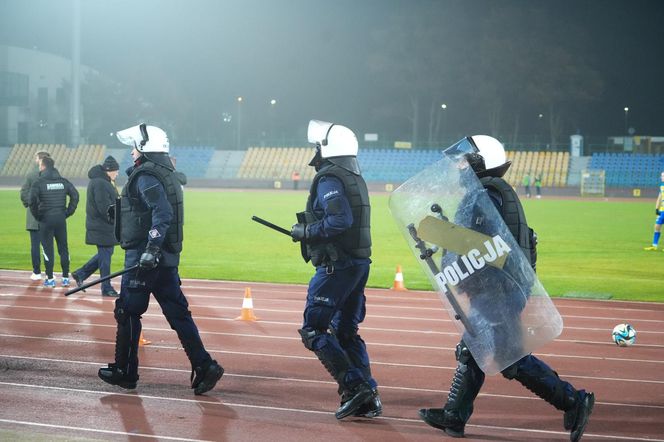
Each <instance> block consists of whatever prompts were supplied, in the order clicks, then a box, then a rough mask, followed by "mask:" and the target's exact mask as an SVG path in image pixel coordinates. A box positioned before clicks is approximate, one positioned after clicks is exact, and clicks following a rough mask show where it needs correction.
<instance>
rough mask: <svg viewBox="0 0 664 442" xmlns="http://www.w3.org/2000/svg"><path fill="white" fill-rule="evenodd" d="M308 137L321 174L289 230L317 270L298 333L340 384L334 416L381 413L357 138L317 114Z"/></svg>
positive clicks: (367, 212) (368, 240)
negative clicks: (369, 320)
mask: <svg viewBox="0 0 664 442" xmlns="http://www.w3.org/2000/svg"><path fill="white" fill-rule="evenodd" d="M308 139H309V142H310V143H313V144H314V145H315V146H316V154H315V156H314V157H313V159H312V160H311V162H310V163H309V165H310V166H313V167H314V168H315V169H316V172H317V173H316V175H315V176H314V178H313V182H312V184H311V188H310V190H309V198H308V200H307V205H306V209H305V212H303V213H300V214H298V221H299V222H298V223H297V224H295V225H293V227H292V230H291V236H292V237H293V241H301V245H302V247H301V248H302V255H303V258H304V260H305V262H309V261H311V263H312V264H313V265H314V267H315V268H316V272H315V274H314V276H313V277H312V279H311V281H310V283H309V289H308V292H307V301H306V305H305V309H304V315H303V316H304V321H303V324H302V328H301V329H300V330H299V333H300V336H301V337H302V342H303V344H304V346H305V347H306V348H307V349H309V350H311V351H313V352H314V353H315V354H316V356H317V357H318V359H319V360H320V361H321V363H322V364H323V366H324V367H325V368H326V369H327V371H328V372H329V373H330V374H331V375H332V377H333V378H334V379H335V380H336V381H337V383H338V384H339V389H338V392H339V394H340V395H341V405H340V407H339V408H338V409H337V411H336V413H335V416H336V418H337V419H343V418H345V417H347V416H351V415H352V416H364V417H374V416H379V415H380V414H381V413H382V404H381V400H380V396H379V394H378V390H377V386H378V384H377V382H376V380H375V379H374V378H373V376H372V375H371V368H370V362H369V355H368V354H367V349H366V345H365V343H364V341H363V340H362V338H361V337H360V335H359V334H358V326H359V324H360V323H361V322H362V321H363V320H364V317H365V313H366V311H365V302H366V298H365V296H364V287H365V285H366V283H367V279H368V277H369V267H370V265H371V260H370V259H369V257H370V256H371V234H370V205H369V193H368V191H367V186H366V183H365V181H364V179H363V178H362V176H361V174H360V168H359V164H358V162H357V158H356V156H357V150H358V143H357V138H356V137H355V134H354V133H353V132H352V131H351V130H350V129H348V128H347V127H344V126H341V125H338V124H332V123H327V122H323V121H317V120H312V121H310V122H309V130H308Z"/></svg>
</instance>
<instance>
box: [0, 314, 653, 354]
mask: <svg viewBox="0 0 664 442" xmlns="http://www.w3.org/2000/svg"><path fill="white" fill-rule="evenodd" d="M143 316H144V317H149V316H156V317H161V315H157V314H144V315H143ZM0 319H3V320H4V321H13V322H29V323H41V324H55V325H74V326H78V327H102V328H112V329H115V327H116V326H115V324H92V323H86V322H69V321H50V320H43V319H18V318H11V317H5V318H3V317H0ZM219 320H223V321H233V320H232V319H219ZM261 322H262V323H266V322H264V321H261ZM293 325H294V326H295V325H296V324H293ZM143 330H147V331H156V332H169V333H170V332H171V329H170V328H168V329H167V328H160V327H154V326H151V327H147V326H143ZM362 330H376V329H372V328H369V327H363V328H362ZM387 331H395V330H387ZM409 332H411V333H413V332H412V331H409ZM199 333H200V334H202V335H211V336H232V337H247V338H256V339H283V340H289V341H300V340H301V339H300V338H298V337H295V336H275V335H258V334H251V333H230V332H218V331H208V330H205V329H199ZM419 333H422V334H424V335H431V334H432V333H431V332H428V331H421V332H419ZM441 334H448V335H452V336H457V335H458V334H457V333H441ZM554 342H561V343H565V342H567V343H574V344H579V343H583V344H588V345H600V346H610V347H612V348H616V347H615V344H613V343H610V342H603V341H602V342H596V341H579V340H574V339H569V340H564V339H557V340H555V341H554ZM370 346H377V347H396V348H408V349H430V350H450V349H454V348H455V347H440V346H431V345H415V344H396V343H392V342H391V343H382V342H377V341H372V342H371V343H370ZM638 347H649V348H664V346H662V345H657V344H638V345H636V346H634V347H631V348H638ZM619 351H620V350H619ZM627 351H629V350H627ZM540 354H544V353H540ZM546 354H547V355H551V356H554V357H555V356H558V357H565V358H578V359H584V358H588V359H603V360H604V359H606V360H620V361H621V360H631V361H636V359H622V358H608V357H604V356H600V357H594V356H575V355H563V354H557V353H546ZM638 361H639V362H652V363H664V360H663V361H658V360H644V359H639V360H638Z"/></svg>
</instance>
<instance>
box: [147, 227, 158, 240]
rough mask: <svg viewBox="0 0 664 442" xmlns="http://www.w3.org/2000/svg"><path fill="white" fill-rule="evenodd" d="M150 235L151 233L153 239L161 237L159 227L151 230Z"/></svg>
mask: <svg viewBox="0 0 664 442" xmlns="http://www.w3.org/2000/svg"><path fill="white" fill-rule="evenodd" d="M148 235H150V238H152V239H155V238H159V237H160V236H161V234H160V233H159V230H157V229H152V230H150V231H149V232H148Z"/></svg>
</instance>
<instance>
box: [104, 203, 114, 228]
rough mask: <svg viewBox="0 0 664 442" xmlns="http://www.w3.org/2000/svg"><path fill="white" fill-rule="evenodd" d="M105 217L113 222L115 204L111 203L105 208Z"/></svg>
mask: <svg viewBox="0 0 664 442" xmlns="http://www.w3.org/2000/svg"><path fill="white" fill-rule="evenodd" d="M106 218H107V219H108V222H109V223H111V224H113V223H114V222H115V204H111V205H110V206H108V209H106Z"/></svg>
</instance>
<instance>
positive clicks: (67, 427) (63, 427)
mask: <svg viewBox="0 0 664 442" xmlns="http://www.w3.org/2000/svg"><path fill="white" fill-rule="evenodd" d="M0 422H4V423H7V424H12V425H22V426H27V427H40V428H56V429H60V430H72V431H82V432H85V433H99V434H112V435H114V436H127V437H129V438H130V439H133V438H135V437H145V438H149V439H157V440H159V439H163V440H178V441H187V442H213V441H205V440H204V439H186V438H183V437H173V436H164V435H163V434H140V433H136V432H134V431H132V432H131V433H128V432H126V431H111V430H99V429H96V428H86V427H72V426H70V425H54V424H44V423H42V422H28V421H16V420H12V419H0Z"/></svg>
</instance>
